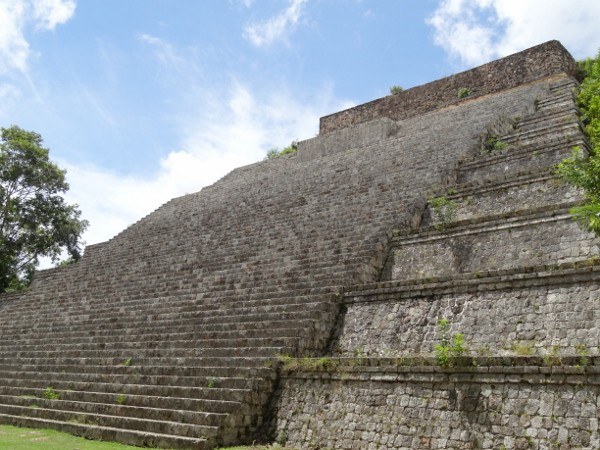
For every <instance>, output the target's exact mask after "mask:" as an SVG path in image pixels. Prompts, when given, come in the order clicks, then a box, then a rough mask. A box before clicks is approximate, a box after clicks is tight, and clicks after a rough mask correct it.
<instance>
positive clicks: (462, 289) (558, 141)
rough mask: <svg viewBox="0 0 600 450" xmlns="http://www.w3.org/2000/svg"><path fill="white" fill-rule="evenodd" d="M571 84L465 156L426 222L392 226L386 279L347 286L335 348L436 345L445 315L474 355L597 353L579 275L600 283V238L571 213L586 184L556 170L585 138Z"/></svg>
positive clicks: (426, 349)
mask: <svg viewBox="0 0 600 450" xmlns="http://www.w3.org/2000/svg"><path fill="white" fill-rule="evenodd" d="M574 88H575V84H574V82H564V81H561V82H558V83H556V84H553V85H551V86H550V88H549V90H550V92H552V93H553V94H555V97H554V98H553V99H549V100H545V101H540V102H536V108H535V111H533V112H531V113H530V114H528V115H526V116H523V117H518V118H517V119H514V120H512V125H511V127H510V128H511V129H510V130H505V133H504V134H502V135H499V136H498V140H499V141H500V142H503V143H505V144H506V145H502V146H501V147H500V150H498V151H493V150H492V151H491V152H490V151H489V150H486V149H484V150H483V151H479V150H478V151H476V152H475V154H473V155H472V156H470V157H467V158H465V159H463V160H462V161H460V162H459V163H458V164H457V165H456V169H455V171H454V173H453V175H452V176H451V177H449V180H453V181H450V182H449V183H448V184H447V185H446V186H445V187H444V188H443V189H441V190H438V191H437V192H436V193H435V194H434V195H432V196H431V197H430V201H429V203H428V205H427V207H426V209H425V210H424V211H423V215H422V220H421V223H420V225H419V226H418V227H416V228H404V229H399V230H397V231H395V232H394V233H393V235H392V237H391V239H390V253H389V255H388V258H387V260H386V264H385V268H384V270H383V272H382V281H380V282H378V283H369V284H363V285H357V286H354V287H352V288H348V289H347V290H346V291H345V292H344V294H343V303H344V305H345V309H346V310H347V312H346V314H345V317H344V319H343V324H342V325H341V327H342V328H341V329H340V330H338V336H339V337H338V341H337V343H335V344H334V346H337V348H336V350H337V352H338V353H339V354H341V355H343V356H351V355H352V354H355V353H356V352H357V351H358V352H359V353H360V354H364V355H366V356H407V355H415V354H421V355H431V354H432V351H433V347H434V344H435V343H436V339H437V331H436V328H437V322H438V321H439V320H440V318H447V319H448V320H449V321H450V322H451V323H452V332H453V333H462V334H464V336H465V339H466V340H467V342H469V343H470V346H471V347H472V349H473V352H474V354H473V355H474V356H476V355H477V354H478V353H477V352H478V351H480V353H481V354H485V353H486V352H491V354H494V355H512V356H518V355H515V354H514V352H512V353H511V346H512V347H513V348H514V347H515V346H519V345H521V344H522V343H526V344H527V345H528V346H530V347H531V351H532V352H535V353H536V354H537V355H538V356H543V355H544V354H548V353H551V352H552V353H553V354H556V353H557V352H558V354H560V355H562V356H574V355H576V347H585V348H586V352H590V354H592V355H595V354H598V352H599V351H600V348H599V344H598V336H600V334H599V330H598V327H597V325H596V321H597V320H598V318H599V317H600V310H599V309H598V307H597V299H596V297H595V296H594V295H590V292H592V293H593V292H595V290H596V289H595V288H589V290H585V289H582V288H581V286H580V285H579V283H580V282H583V281H584V280H585V282H586V283H592V284H593V283H596V282H597V280H598V274H599V266H598V264H599V261H600V246H599V245H598V244H599V242H598V238H597V237H596V236H595V235H594V234H593V233H590V232H587V231H585V230H583V229H582V228H581V227H579V226H578V225H577V224H576V223H575V222H574V221H573V219H572V217H571V215H570V214H569V209H570V208H571V207H573V206H574V205H577V204H578V203H579V202H580V201H581V198H582V196H581V193H580V192H579V191H578V190H577V189H575V188H573V187H572V186H570V185H568V184H566V183H564V182H562V181H560V180H559V179H557V177H556V176H555V175H554V174H553V169H554V167H555V165H556V164H557V163H558V162H559V161H561V160H562V159H564V158H565V157H567V156H569V154H570V152H571V150H572V148H573V147H575V146H578V147H580V148H583V149H584V150H587V149H588V144H587V141H586V140H585V138H584V137H583V133H582V131H581V125H580V123H579V119H578V116H577V108H576V106H575V99H574V95H573V91H574ZM557 129H560V130H561V131H560V132H559V133H554V131H555V130H557ZM440 199H441V201H440ZM553 286H560V287H556V288H554V287H553ZM566 292H568V299H570V301H572V302H573V303H572V304H571V303H570V301H568V299H567V298H566V296H567V294H566ZM557 298H559V300H557ZM523 299H527V300H526V302H525V303H524V301H523ZM555 301H556V302H557V303H553V302H555ZM569 308H573V311H570V310H569ZM483 311H489V312H488V313H487V314H484V313H483ZM574 311H587V312H586V314H578V313H576V312H574ZM367 317H368V318H369V319H368V320H367V319H366V318H367ZM392 318H393V319H392ZM561 321H564V323H562V325H561ZM567 329H571V330H578V331H577V333H573V334H572V335H571V336H566V335H565V333H566V330H567ZM500 337H501V338H500ZM357 349H358V350H357ZM532 354H533V353H532Z"/></svg>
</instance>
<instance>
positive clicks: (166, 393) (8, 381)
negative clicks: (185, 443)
mask: <svg viewBox="0 0 600 450" xmlns="http://www.w3.org/2000/svg"><path fill="white" fill-rule="evenodd" d="M0 386H4V387H10V388H26V389H44V390H45V389H47V388H49V387H51V388H52V389H53V390H54V391H55V392H56V393H58V395H62V391H86V392H104V393H108V394H113V395H115V396H117V395H125V396H129V395H149V396H152V397H182V398H194V399H204V400H225V401H249V400H251V397H252V395H253V392H252V390H251V389H245V388H244V389H242V388H220V387H208V386H168V385H156V384H133V383H129V384H120V383H102V382H91V381H90V382H85V381H76V380H66V381H63V380H56V379H45V378H44V377H43V375H42V374H40V376H39V377H38V378H35V379H34V378H32V379H28V380H23V379H16V378H3V377H0Z"/></svg>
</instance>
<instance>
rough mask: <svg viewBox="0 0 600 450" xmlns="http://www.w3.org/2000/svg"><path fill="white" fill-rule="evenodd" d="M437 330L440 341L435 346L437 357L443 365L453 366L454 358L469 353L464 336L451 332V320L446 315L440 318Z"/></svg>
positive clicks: (438, 361)
mask: <svg viewBox="0 0 600 450" xmlns="http://www.w3.org/2000/svg"><path fill="white" fill-rule="evenodd" d="M437 331H438V333H439V342H438V343H437V344H435V347H434V348H433V349H434V351H435V359H436V360H437V363H438V364H439V365H440V366H442V367H453V366H454V360H455V359H456V358H459V357H461V356H464V355H465V354H466V353H467V347H466V345H465V339H464V336H463V335H462V333H455V334H451V333H450V321H449V320H448V319H446V318H445V317H444V318H441V319H440V320H438V323H437Z"/></svg>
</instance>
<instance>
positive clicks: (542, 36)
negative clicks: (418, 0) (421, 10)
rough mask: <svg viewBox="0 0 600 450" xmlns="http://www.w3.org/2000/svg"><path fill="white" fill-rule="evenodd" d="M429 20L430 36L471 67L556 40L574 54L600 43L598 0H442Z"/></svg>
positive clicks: (587, 52) (589, 53) (585, 54)
mask: <svg viewBox="0 0 600 450" xmlns="http://www.w3.org/2000/svg"><path fill="white" fill-rule="evenodd" d="M427 23H428V24H429V25H430V26H432V27H433V29H434V41H435V43H436V44H437V45H438V46H440V47H442V48H443V49H444V50H445V51H446V52H447V53H448V55H449V56H450V57H451V58H453V59H456V60H457V61H458V62H459V63H460V64H461V65H463V66H474V65H479V64H482V63H485V62H487V61H490V60H491V59H495V58H498V57H502V56H506V55H509V54H511V53H515V52H517V51H520V50H523V49H525V48H528V47H531V46H533V45H536V44H540V43H542V42H545V41H548V40H551V39H558V40H560V41H561V42H562V43H563V44H564V45H565V46H566V47H567V49H569V50H570V51H571V52H572V53H573V55H574V56H575V57H576V58H584V57H588V56H592V55H594V54H596V52H597V51H598V48H599V47H600V33H598V29H600V2H599V1H598V0H578V1H577V2H574V1H572V0H527V1H525V2H524V1H522V0H441V1H440V2H439V4H438V7H437V9H436V10H435V12H434V13H433V15H432V16H431V17H429V18H428V19H427Z"/></svg>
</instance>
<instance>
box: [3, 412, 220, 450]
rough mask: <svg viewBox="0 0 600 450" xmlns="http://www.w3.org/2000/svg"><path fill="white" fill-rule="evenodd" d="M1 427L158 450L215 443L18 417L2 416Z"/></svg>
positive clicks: (205, 446)
mask: <svg viewBox="0 0 600 450" xmlns="http://www.w3.org/2000/svg"><path fill="white" fill-rule="evenodd" d="M0 423H4V424H6V425H16V426H21V427H31V428H51V429H55V430H59V431H64V432H67V433H70V434H73V435H76V436H82V437H85V438H87V439H96V440H104V441H116V442H120V443H123V444H127V445H136V446H140V447H159V448H171V449H180V448H181V449H191V448H193V449H197V450H210V449H212V448H213V447H214V445H213V443H212V442H211V441H209V440H207V439H203V438H190V437H186V436H177V435H169V434H160V433H154V432H142V431H136V430H126V429H122V428H114V427H104V426H98V425H88V424H81V423H74V422H66V421H60V420H54V419H43V418H38V417H27V416H18V415H11V414H4V413H0Z"/></svg>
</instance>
